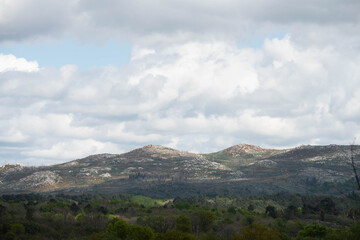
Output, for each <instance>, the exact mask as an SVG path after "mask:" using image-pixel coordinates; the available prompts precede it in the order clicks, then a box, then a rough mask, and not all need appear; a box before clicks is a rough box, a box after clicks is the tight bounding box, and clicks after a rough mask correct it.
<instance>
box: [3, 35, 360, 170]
mask: <svg viewBox="0 0 360 240" xmlns="http://www.w3.org/2000/svg"><path fill="white" fill-rule="evenodd" d="M132 56H133V57H132V60H131V61H130V63H129V65H128V66H126V67H114V66H108V67H103V68H96V69H92V70H88V71H83V72H82V71H79V70H78V69H77V68H76V66H71V65H69V66H64V67H63V68H61V69H50V68H40V69H39V70H38V71H37V72H32V73H27V72H14V71H9V72H3V73H2V75H1V81H0V91H1V97H0V100H1V101H2V102H4V103H6V104H3V105H1V107H0V116H1V119H2V120H1V126H2V128H1V129H0V131H1V136H2V138H1V139H0V141H2V142H3V143H5V144H10V143H21V144H22V145H21V146H20V147H19V148H20V149H19V148H17V149H16V151H17V152H20V153H21V156H22V157H24V158H25V159H36V158H38V159H44V161H45V162H52V163H54V162H63V161H66V160H71V159H74V158H77V157H84V156H86V155H88V154H94V153H101V152H112V153H118V152H120V151H126V150H131V149H133V148H135V147H139V146H142V145H145V144H149V143H153V144H162V145H166V146H171V147H176V148H179V149H182V150H188V151H196V152H212V151H218V150H220V149H222V148H224V147H228V146H229V145H231V144H237V143H241V142H248V143H252V144H256V145H262V146H265V147H292V146H294V145H299V144H308V143H313V144H328V143H348V142H349V139H350V140H351V139H352V137H353V136H354V135H356V134H358V133H359V132H360V125H359V123H358V121H357V114H356V113H357V112H358V111H357V109H358V104H356V102H357V101H356V100H359V99H358V97H359V92H360V88H359V86H358V84H357V81H358V76H360V71H359V70H358V68H356V67H355V66H358V65H359V64H360V59H359V58H355V59H347V58H346V56H347V55H346V52H345V53H344V52H341V51H339V50H337V49H334V48H330V47H328V46H323V47H317V46H309V47H304V46H303V45H300V44H299V43H298V42H296V41H294V40H293V38H292V37H290V36H289V35H286V36H284V37H283V38H273V39H266V40H265V41H264V44H263V46H262V47H261V48H257V49H253V48H239V47H238V46H237V45H236V44H234V43H233V42H225V41H206V42H199V41H191V42H186V43H181V44H180V43H179V44H173V45H171V46H169V47H166V48H157V49H150V48H148V47H146V46H145V47H143V48H142V47H141V46H140V45H139V46H138V47H137V48H136V49H135V50H134V52H133V53H132ZM134 56H136V57H134ZM339 76H343V78H342V81H341V82H340V81H338V77H339ZM21 149H22V150H21ZM8 151H10V152H11V151H12V150H8ZM14 151H15V150H14ZM46 159H47V160H46ZM24 161H26V160H24ZM27 161H32V160H27Z"/></svg>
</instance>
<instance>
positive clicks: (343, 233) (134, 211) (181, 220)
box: [0, 194, 360, 240]
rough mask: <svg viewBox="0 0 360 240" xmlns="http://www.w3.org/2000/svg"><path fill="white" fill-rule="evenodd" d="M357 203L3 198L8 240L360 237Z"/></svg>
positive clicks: (0, 208)
mask: <svg viewBox="0 0 360 240" xmlns="http://www.w3.org/2000/svg"><path fill="white" fill-rule="evenodd" d="M359 220H360V201H359V199H358V198H357V197H356V195H354V196H353V197H349V196H348V197H345V198H335V197H328V196H300V195H282V194H277V195H272V196H262V197H234V198H228V197H220V196H218V197H215V198H208V197H205V196H192V197H186V198H180V197H176V198H174V199H164V200H157V199H151V198H148V197H143V196H132V195H127V194H116V195H89V194H88V195H74V196H68V195H64V194H61V195H41V194H17V195H2V196H0V239H94V240H96V239H126V240H132V239H133V240H142V239H144V240H145V239H146V240H192V239H194V240H195V239H199V240H216V239H223V240H227V239H228V240H238V239H244V240H245V239H253V240H257V239H261V240H262V239H269V240H272V239H281V240H290V239H329V240H336V239H348V240H353V239H360V223H359Z"/></svg>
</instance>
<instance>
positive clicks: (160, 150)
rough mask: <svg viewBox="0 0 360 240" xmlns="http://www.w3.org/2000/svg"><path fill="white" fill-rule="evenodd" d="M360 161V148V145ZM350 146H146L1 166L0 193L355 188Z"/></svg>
mask: <svg viewBox="0 0 360 240" xmlns="http://www.w3.org/2000/svg"><path fill="white" fill-rule="evenodd" d="M354 154H355V157H356V159H359V156H360V147H359V146H356V147H355V152H354ZM349 161H350V146H346V145H328V146H300V147H296V148H291V149H281V150H278V149H264V148H261V147H258V146H253V145H248V144H240V145H235V146H232V147H230V148H227V149H224V150H222V151H219V152H215V153H211V154H195V153H189V152H183V151H179V150H176V149H172V148H167V147H163V146H158V145H147V146H144V147H142V148H138V149H135V150H132V151H130V152H127V153H123V154H98V155H92V156H88V157H86V158H83V159H78V160H74V161H71V162H68V163H63V164H57V165H52V166H43V167H25V166H21V165H5V166H2V167H0V193H2V194H3V193H19V192H66V193H73V194H78V193H84V192H96V193H124V192H125V193H133V194H142V195H147V196H153V197H173V196H177V195H178V196H187V195H192V194H207V195H210V196H211V195H214V196H215V195H218V194H225V195H232V194H242V195H253V194H273V193H279V192H282V193H284V192H286V193H301V194H306V193H323V194H338V193H339V191H345V192H346V191H352V190H354V189H355V187H354V180H353V172H352V168H351V166H350V164H349Z"/></svg>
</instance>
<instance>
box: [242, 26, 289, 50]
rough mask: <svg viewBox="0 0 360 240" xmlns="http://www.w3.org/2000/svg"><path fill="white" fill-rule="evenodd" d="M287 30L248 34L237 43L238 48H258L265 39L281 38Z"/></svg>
mask: <svg viewBox="0 0 360 240" xmlns="http://www.w3.org/2000/svg"><path fill="white" fill-rule="evenodd" d="M287 34H288V32H285V31H280V30H279V31H272V32H269V33H266V34H261V35H252V34H250V35H249V36H248V37H247V38H246V39H245V40H243V41H241V42H239V43H238V48H253V49H260V48H262V46H263V45H264V42H265V40H266V39H274V38H277V39H282V38H284V37H285V36H286V35H287Z"/></svg>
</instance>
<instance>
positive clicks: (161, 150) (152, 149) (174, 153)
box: [125, 144, 197, 158]
mask: <svg viewBox="0 0 360 240" xmlns="http://www.w3.org/2000/svg"><path fill="white" fill-rule="evenodd" d="M125 155H132V156H138V157H161V158H172V157H196V156H197V154H195V153H189V152H184V151H179V150H176V149H173V148H169V147H164V146H161V145H153V144H149V145H145V146H144V147H142V148H137V149H135V150H132V151H130V152H127V153H125Z"/></svg>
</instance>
